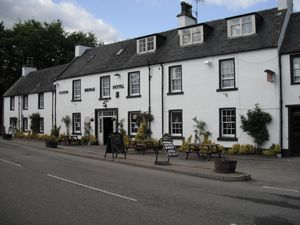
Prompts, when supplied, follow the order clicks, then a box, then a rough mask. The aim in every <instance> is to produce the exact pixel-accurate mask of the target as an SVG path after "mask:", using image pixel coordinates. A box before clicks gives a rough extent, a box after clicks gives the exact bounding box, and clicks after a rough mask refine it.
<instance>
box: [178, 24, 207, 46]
mask: <svg viewBox="0 0 300 225" xmlns="http://www.w3.org/2000/svg"><path fill="white" fill-rule="evenodd" d="M198 33H199V34H200V40H198V41H196V40H194V38H193V37H194V35H195V34H198ZM179 36H180V45H181V46H187V45H193V44H199V43H203V40H204V36H203V26H202V25H201V26H197V27H190V28H185V29H181V30H179ZM185 37H186V38H187V42H185Z"/></svg>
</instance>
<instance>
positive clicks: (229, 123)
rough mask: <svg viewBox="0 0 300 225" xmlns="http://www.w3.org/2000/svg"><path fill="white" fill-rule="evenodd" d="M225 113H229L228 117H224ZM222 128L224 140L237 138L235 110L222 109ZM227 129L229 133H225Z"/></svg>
mask: <svg viewBox="0 0 300 225" xmlns="http://www.w3.org/2000/svg"><path fill="white" fill-rule="evenodd" d="M225 112H227V114H226V115H224V113H225ZM232 112H234V113H232ZM233 114H234V115H233ZM220 126H221V128H220V129H221V130H220V131H221V132H220V135H221V137H222V138H235V137H236V109H235V108H222V109H220ZM225 129H226V131H227V132H224V131H225ZM230 131H231V132H230ZM233 131H234V132H233Z"/></svg>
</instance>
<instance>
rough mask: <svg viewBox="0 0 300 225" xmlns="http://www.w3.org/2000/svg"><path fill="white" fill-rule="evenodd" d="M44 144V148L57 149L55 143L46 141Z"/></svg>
mask: <svg viewBox="0 0 300 225" xmlns="http://www.w3.org/2000/svg"><path fill="white" fill-rule="evenodd" d="M45 144H46V147H48V148H57V141H54V140H46V141H45Z"/></svg>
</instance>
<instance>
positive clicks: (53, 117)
mask: <svg viewBox="0 0 300 225" xmlns="http://www.w3.org/2000/svg"><path fill="white" fill-rule="evenodd" d="M51 97H52V98H51V99H52V107H51V117H52V120H51V123H52V124H51V126H52V129H53V120H54V115H53V106H54V92H53V91H52V96H51ZM44 98H45V97H44Z"/></svg>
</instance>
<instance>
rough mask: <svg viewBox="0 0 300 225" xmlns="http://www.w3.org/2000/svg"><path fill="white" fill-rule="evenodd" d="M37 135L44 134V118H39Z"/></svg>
mask: <svg viewBox="0 0 300 225" xmlns="http://www.w3.org/2000/svg"><path fill="white" fill-rule="evenodd" d="M39 133H44V118H43V117H41V118H40V121H39Z"/></svg>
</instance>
